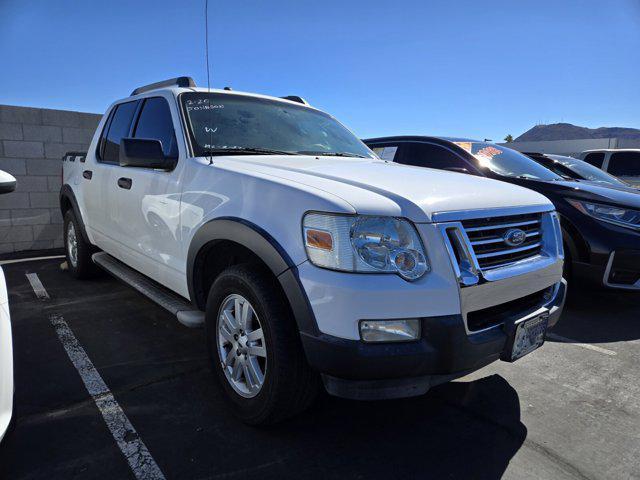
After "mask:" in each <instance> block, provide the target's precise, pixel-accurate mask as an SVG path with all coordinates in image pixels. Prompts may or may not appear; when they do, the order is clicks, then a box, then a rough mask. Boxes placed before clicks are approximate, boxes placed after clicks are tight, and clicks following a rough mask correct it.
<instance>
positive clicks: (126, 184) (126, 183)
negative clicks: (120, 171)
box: [118, 177, 132, 190]
mask: <svg viewBox="0 0 640 480" xmlns="http://www.w3.org/2000/svg"><path fill="white" fill-rule="evenodd" d="M131 183H132V181H131V179H130V178H125V177H120V178H119V179H118V186H119V187H120V188H124V189H125V190H130V189H131Z"/></svg>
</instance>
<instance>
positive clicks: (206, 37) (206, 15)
mask: <svg viewBox="0 0 640 480" xmlns="http://www.w3.org/2000/svg"><path fill="white" fill-rule="evenodd" d="M204 52H205V61H206V63H207V92H208V93H209V95H208V97H209V98H208V99H207V106H208V107H209V127H208V130H209V150H211V149H212V148H213V109H212V108H211V74H210V72H209V0H204ZM212 163H213V155H212V154H210V155H209V165H211V164H212Z"/></svg>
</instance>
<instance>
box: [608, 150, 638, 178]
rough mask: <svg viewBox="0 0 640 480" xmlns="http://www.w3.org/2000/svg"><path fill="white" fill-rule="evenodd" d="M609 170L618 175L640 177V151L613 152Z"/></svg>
mask: <svg viewBox="0 0 640 480" xmlns="http://www.w3.org/2000/svg"><path fill="white" fill-rule="evenodd" d="M607 171H608V172H609V173H610V174H611V175H616V176H618V177H640V152H616V153H613V154H611V158H609V166H608V168H607Z"/></svg>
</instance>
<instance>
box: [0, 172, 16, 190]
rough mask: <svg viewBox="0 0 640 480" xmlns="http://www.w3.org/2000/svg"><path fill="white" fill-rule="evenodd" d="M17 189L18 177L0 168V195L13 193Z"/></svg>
mask: <svg viewBox="0 0 640 480" xmlns="http://www.w3.org/2000/svg"><path fill="white" fill-rule="evenodd" d="M15 189H16V179H15V177H14V176H13V175H11V174H9V173H7V172H5V171H3V170H0V195H1V194H3V193H11V192H13V191H14V190H15Z"/></svg>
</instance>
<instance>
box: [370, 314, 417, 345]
mask: <svg viewBox="0 0 640 480" xmlns="http://www.w3.org/2000/svg"><path fill="white" fill-rule="evenodd" d="M360 337H361V338H362V340H363V341H365V342H408V341H411V340H417V339H419V338H420V320H418V319H417V318H409V319H404V320H362V321H361V322H360Z"/></svg>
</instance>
